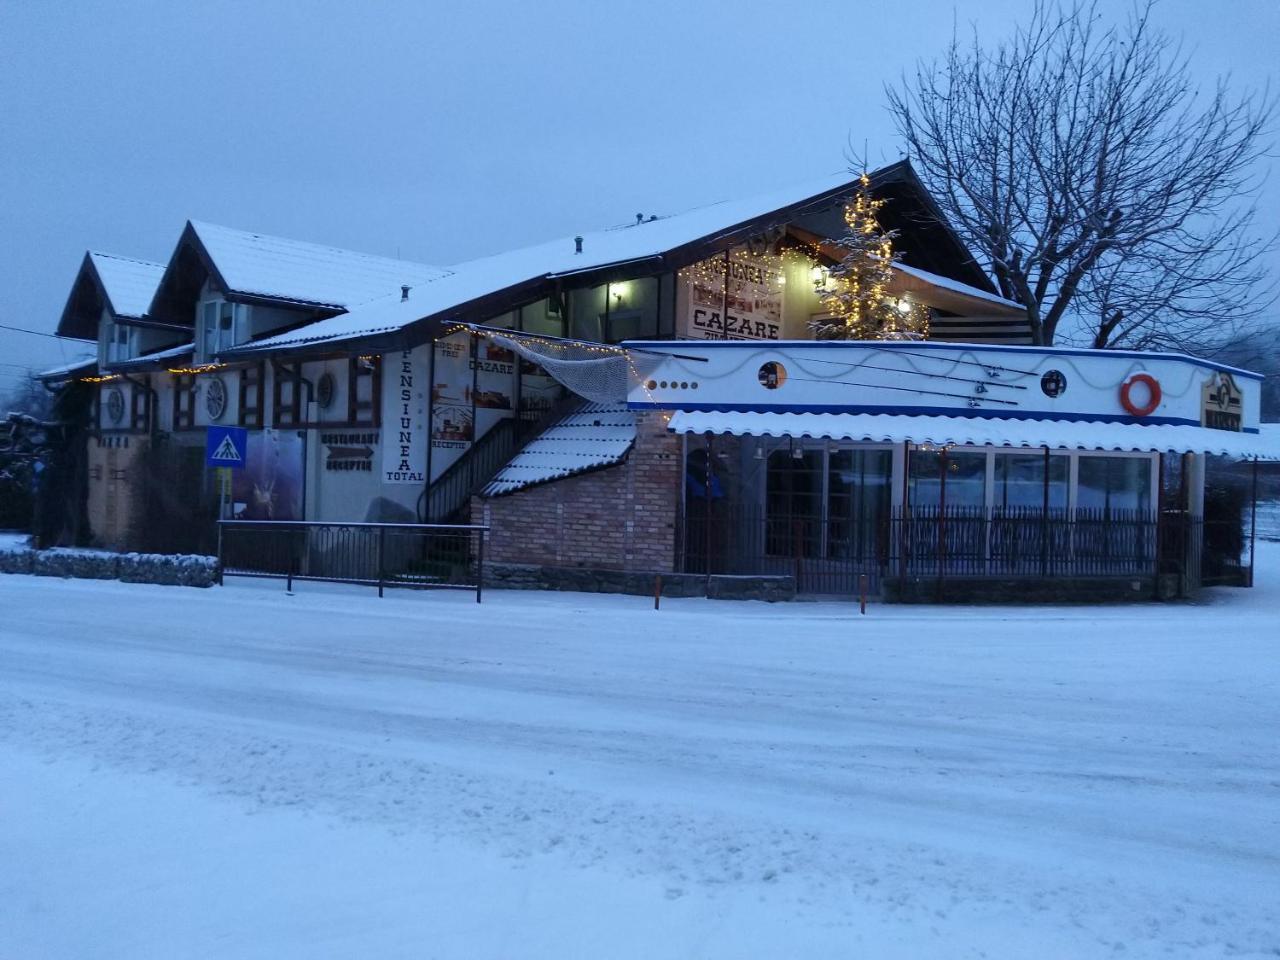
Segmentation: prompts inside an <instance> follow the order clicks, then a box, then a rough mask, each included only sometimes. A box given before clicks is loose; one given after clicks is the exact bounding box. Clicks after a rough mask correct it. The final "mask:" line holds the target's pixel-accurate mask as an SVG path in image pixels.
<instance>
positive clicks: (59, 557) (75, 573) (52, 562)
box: [31, 547, 120, 580]
mask: <svg viewBox="0 0 1280 960" xmlns="http://www.w3.org/2000/svg"><path fill="white" fill-rule="evenodd" d="M31 572H32V573H34V574H35V575H36V576H38V577H75V578H76V579H78V580H115V579H116V578H117V577H118V576H119V575H120V564H119V555H118V554H114V553H108V552H106V551H104V550H75V549H66V548H62V547H55V548H53V549H52V550H37V551H35V563H34V565H33V567H32V571H31Z"/></svg>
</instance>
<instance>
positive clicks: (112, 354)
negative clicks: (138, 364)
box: [107, 323, 136, 363]
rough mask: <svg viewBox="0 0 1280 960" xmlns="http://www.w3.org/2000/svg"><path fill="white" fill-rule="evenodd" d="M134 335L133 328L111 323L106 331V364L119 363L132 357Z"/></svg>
mask: <svg viewBox="0 0 1280 960" xmlns="http://www.w3.org/2000/svg"><path fill="white" fill-rule="evenodd" d="M135 339H136V334H135V332H134V328H133V327H129V326H125V325H124V324H123V323H113V324H111V325H110V327H109V329H108V331H107V363H120V362H121V361H123V360H129V359H131V358H132V357H133V345H134V341H135Z"/></svg>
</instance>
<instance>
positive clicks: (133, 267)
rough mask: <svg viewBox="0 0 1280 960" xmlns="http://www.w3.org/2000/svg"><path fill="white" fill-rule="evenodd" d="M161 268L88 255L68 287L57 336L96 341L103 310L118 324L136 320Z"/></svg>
mask: <svg viewBox="0 0 1280 960" xmlns="http://www.w3.org/2000/svg"><path fill="white" fill-rule="evenodd" d="M163 274H164V264H161V263H152V262H151V261H149V260H137V259H134V258H133V257H119V256H116V255H115V254H111V253H98V252H97V251H93V250H91V251H89V252H88V253H86V254H85V255H84V260H82V261H81V262H80V270H79V272H78V273H77V274H76V279H75V282H74V283H73V284H72V285H71V294H70V296H69V297H68V298H67V305H66V306H65V307H64V308H63V310H62V317H61V319H60V320H59V321H58V336H60V337H73V338H75V339H77V340H96V339H97V338H98V321H99V320H100V319H101V317H102V311H103V309H104V308H106V309H107V310H109V311H110V312H111V314H112V316H114V317H116V318H117V319H120V320H126V321H127V320H140V319H142V318H143V317H145V316H146V313H147V307H148V305H149V304H150V303H151V298H152V297H153V296H154V295H155V292H156V287H157V286H158V285H159V283H160V277H161V276H162V275H163Z"/></svg>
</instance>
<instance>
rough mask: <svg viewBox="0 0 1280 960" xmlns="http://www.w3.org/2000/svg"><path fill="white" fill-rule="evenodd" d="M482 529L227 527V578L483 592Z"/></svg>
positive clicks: (223, 548) (221, 541) (222, 555)
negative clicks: (312, 581)
mask: <svg viewBox="0 0 1280 960" xmlns="http://www.w3.org/2000/svg"><path fill="white" fill-rule="evenodd" d="M488 531H489V528H488V527H486V526H482V525H477V524H441V523H314V522H311V521H301V520H298V521H272V520H222V521H219V523H218V561H219V565H220V569H221V571H222V573H221V576H223V577H228V576H230V577H271V578H276V579H282V580H285V581H286V585H287V589H292V588H293V581H294V580H322V581H327V582H331V583H358V584H366V585H368V586H376V587H377V588H378V596H382V594H383V591H384V590H385V588H387V587H416V588H419V589H453V590H474V591H475V592H476V603H479V602H480V599H481V596H482V594H483V591H484V541H485V536H486V534H487V533H488Z"/></svg>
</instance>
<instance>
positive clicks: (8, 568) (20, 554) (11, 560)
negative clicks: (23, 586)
mask: <svg viewBox="0 0 1280 960" xmlns="http://www.w3.org/2000/svg"><path fill="white" fill-rule="evenodd" d="M35 562H36V552H35V551H34V550H32V549H31V548H30V547H20V546H15V547H7V546H5V545H4V544H0V573H30V572H31V569H32V567H33V566H34V565H35Z"/></svg>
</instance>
